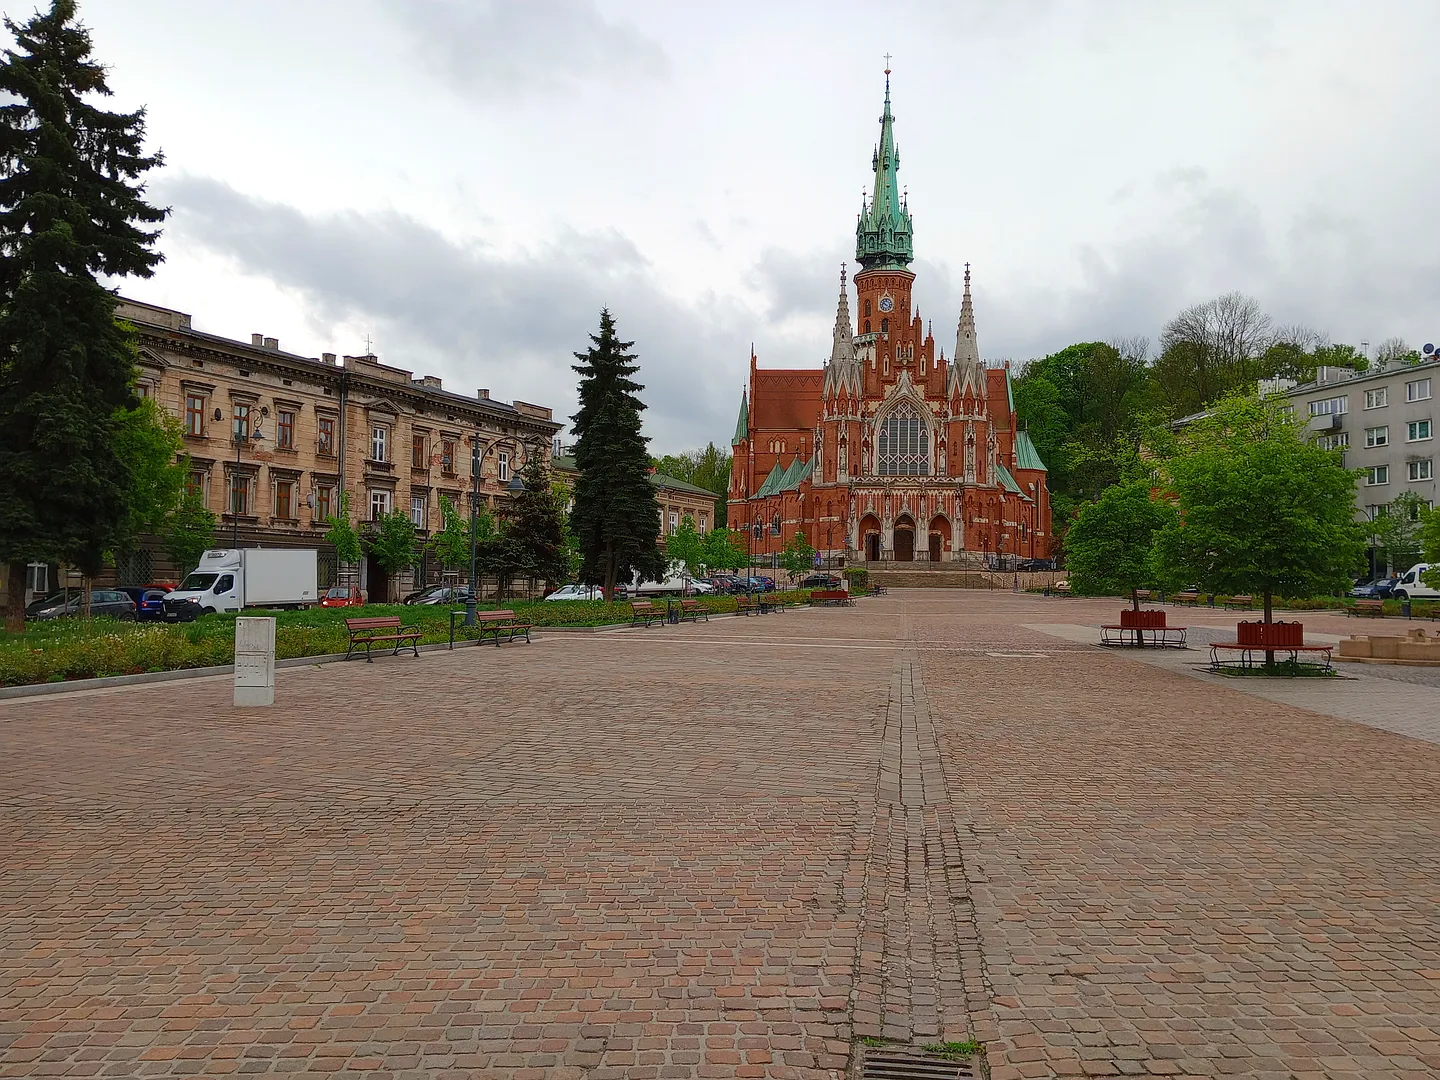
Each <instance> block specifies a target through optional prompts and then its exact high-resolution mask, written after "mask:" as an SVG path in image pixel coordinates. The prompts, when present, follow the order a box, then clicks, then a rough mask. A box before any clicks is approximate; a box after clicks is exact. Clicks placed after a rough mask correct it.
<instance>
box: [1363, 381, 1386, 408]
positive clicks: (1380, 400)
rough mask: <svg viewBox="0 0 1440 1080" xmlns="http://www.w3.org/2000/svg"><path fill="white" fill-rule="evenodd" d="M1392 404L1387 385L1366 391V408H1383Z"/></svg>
mask: <svg viewBox="0 0 1440 1080" xmlns="http://www.w3.org/2000/svg"><path fill="white" fill-rule="evenodd" d="M1389 404H1390V391H1389V389H1388V388H1387V387H1384V386H1381V387H1377V388H1376V389H1374V390H1366V391H1365V408H1367V409H1383V408H1384V407H1385V406H1386V405H1389Z"/></svg>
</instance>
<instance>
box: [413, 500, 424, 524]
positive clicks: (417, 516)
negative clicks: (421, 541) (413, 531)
mask: <svg viewBox="0 0 1440 1080" xmlns="http://www.w3.org/2000/svg"><path fill="white" fill-rule="evenodd" d="M410 524H411V525H414V526H415V527H416V528H417V529H423V528H425V496H424V495H411V496H410Z"/></svg>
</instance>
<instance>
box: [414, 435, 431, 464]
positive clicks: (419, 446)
mask: <svg viewBox="0 0 1440 1080" xmlns="http://www.w3.org/2000/svg"><path fill="white" fill-rule="evenodd" d="M410 467H411V468H412V469H428V468H429V467H430V462H429V461H428V460H426V456H425V436H424V435H411V436H410Z"/></svg>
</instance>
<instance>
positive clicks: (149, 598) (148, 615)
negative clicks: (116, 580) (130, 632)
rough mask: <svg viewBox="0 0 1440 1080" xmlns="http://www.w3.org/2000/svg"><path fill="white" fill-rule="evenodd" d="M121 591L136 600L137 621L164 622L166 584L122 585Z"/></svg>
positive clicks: (167, 588)
mask: <svg viewBox="0 0 1440 1080" xmlns="http://www.w3.org/2000/svg"><path fill="white" fill-rule="evenodd" d="M120 591H121V592H122V593H124V594H125V595H126V596H128V597H130V599H131V600H134V601H135V621H136V622H164V621H165V594H166V593H168V592H169V591H170V589H169V587H168V586H165V585H121V586H120Z"/></svg>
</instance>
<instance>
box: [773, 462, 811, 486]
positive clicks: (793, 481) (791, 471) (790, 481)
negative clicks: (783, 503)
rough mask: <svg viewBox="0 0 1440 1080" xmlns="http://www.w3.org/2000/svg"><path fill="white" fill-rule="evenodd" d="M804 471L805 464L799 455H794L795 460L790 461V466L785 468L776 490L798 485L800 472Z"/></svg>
mask: <svg viewBox="0 0 1440 1080" xmlns="http://www.w3.org/2000/svg"><path fill="white" fill-rule="evenodd" d="M804 471H805V465H804V463H803V462H802V461H801V460H800V455H799V454H796V455H795V460H794V461H792V462H790V467H789V468H788V469H786V470H785V475H784V476H782V477H781V478H780V483H779V485H778V486H777V487H776V489H775V490H777V491H791V490H793V489H794V488H798V487H799V486H800V474H801V473H803V472H804Z"/></svg>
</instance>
